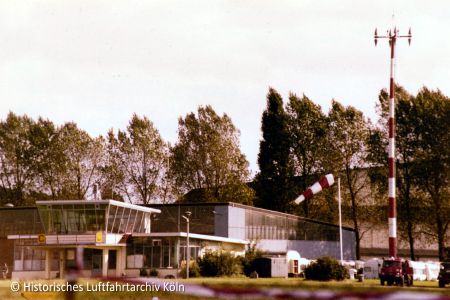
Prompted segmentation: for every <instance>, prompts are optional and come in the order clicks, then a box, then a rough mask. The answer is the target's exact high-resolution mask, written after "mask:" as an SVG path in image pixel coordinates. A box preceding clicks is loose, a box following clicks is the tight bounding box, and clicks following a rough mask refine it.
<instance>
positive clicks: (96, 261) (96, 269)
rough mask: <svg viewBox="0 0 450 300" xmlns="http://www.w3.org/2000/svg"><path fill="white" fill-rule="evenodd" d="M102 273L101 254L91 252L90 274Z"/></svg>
mask: <svg viewBox="0 0 450 300" xmlns="http://www.w3.org/2000/svg"><path fill="white" fill-rule="evenodd" d="M101 275H102V255H101V254H93V255H92V276H101Z"/></svg>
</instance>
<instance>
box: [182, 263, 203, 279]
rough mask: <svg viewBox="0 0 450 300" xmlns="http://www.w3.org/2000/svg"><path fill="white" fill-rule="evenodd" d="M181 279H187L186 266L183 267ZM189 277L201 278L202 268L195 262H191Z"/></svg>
mask: <svg viewBox="0 0 450 300" xmlns="http://www.w3.org/2000/svg"><path fill="white" fill-rule="evenodd" d="M180 277H181V278H186V265H184V266H182V268H181V271H180ZM189 277H190V278H191V277H200V268H199V266H198V264H197V262H196V261H195V260H191V263H190V264H189Z"/></svg>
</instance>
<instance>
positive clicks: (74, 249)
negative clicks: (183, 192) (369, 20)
mask: <svg viewBox="0 0 450 300" xmlns="http://www.w3.org/2000/svg"><path fill="white" fill-rule="evenodd" d="M187 212H189V214H188V213H187ZM186 216H189V217H188V219H189V229H188V228H187V219H186ZM0 219H1V220H2V221H1V222H2V227H3V228H0V252H5V253H9V255H6V256H4V259H5V260H6V262H7V264H8V265H10V267H11V269H12V270H13V271H12V277H13V278H14V279H31V278H57V277H60V278H63V277H64V276H65V275H66V274H67V272H70V270H72V269H75V268H80V267H81V268H82V274H83V276H86V277H91V276H102V277H106V276H123V275H126V276H139V274H140V272H141V270H142V269H145V270H146V271H149V270H151V269H155V270H157V271H158V274H159V276H160V277H165V276H174V277H177V276H178V274H179V271H180V270H181V268H182V267H183V266H184V265H185V262H186V258H187V257H188V251H189V256H190V258H191V259H192V260H194V259H196V258H198V257H200V256H202V255H203V254H204V253H205V252H206V251H216V250H217V251H222V250H223V251H229V252H231V253H234V254H235V255H243V254H244V253H245V251H246V250H247V249H248V246H249V245H256V247H257V248H258V249H260V250H262V251H264V252H266V253H267V254H268V255H281V256H283V255H286V253H287V252H288V251H297V252H299V253H300V254H301V256H302V257H304V258H310V259H314V258H316V257H319V256H323V255H328V256H333V257H336V258H339V256H340V254H339V253H340V250H339V249H340V248H339V227H338V226H336V225H333V224H328V223H324V222H319V221H314V220H309V219H305V218H301V217H298V216H294V215H290V214H284V213H280V212H276V211H270V210H265V209H260V208H255V207H250V206H245V205H241V204H236V203H196V204H153V205H148V206H141V205H133V204H129V203H124V202H118V201H115V200H93V201H86V200H59V201H38V202H36V207H28V208H1V209H0ZM6 237H7V239H6ZM188 241H189V243H188ZM188 244H189V247H188ZM343 246H344V259H347V260H349V259H354V258H355V232H354V231H353V229H351V228H347V227H344V228H343ZM77 257H78V259H77ZM77 262H78V264H81V266H79V265H77ZM1 263H2V262H1Z"/></svg>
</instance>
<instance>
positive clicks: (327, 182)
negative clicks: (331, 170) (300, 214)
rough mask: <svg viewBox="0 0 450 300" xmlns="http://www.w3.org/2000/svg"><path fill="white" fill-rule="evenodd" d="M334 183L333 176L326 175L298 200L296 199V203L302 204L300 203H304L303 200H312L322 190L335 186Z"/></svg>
mask: <svg viewBox="0 0 450 300" xmlns="http://www.w3.org/2000/svg"><path fill="white" fill-rule="evenodd" d="M333 183H334V177H333V174H327V175H325V176H324V177H322V178H320V180H319V181H317V182H316V183H314V184H313V185H312V186H310V187H309V188H308V189H307V190H306V191H304V192H303V194H301V195H300V196H298V198H297V199H295V203H297V204H300V202H302V201H303V200H305V199H309V198H311V197H312V196H314V195H315V194H317V193H318V192H320V191H321V190H323V189H326V188H328V187H330V186H331V185H333Z"/></svg>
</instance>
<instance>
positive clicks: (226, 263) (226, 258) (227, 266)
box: [198, 252, 242, 277]
mask: <svg viewBox="0 0 450 300" xmlns="http://www.w3.org/2000/svg"><path fill="white" fill-rule="evenodd" d="M198 266H199V267H200V274H201V275H202V276H205V277H217V276H234V275H238V274H241V273H242V265H241V259H240V258H239V257H235V256H234V255H232V254H231V253H229V252H206V253H205V255H204V256H203V257H202V258H199V259H198Z"/></svg>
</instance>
